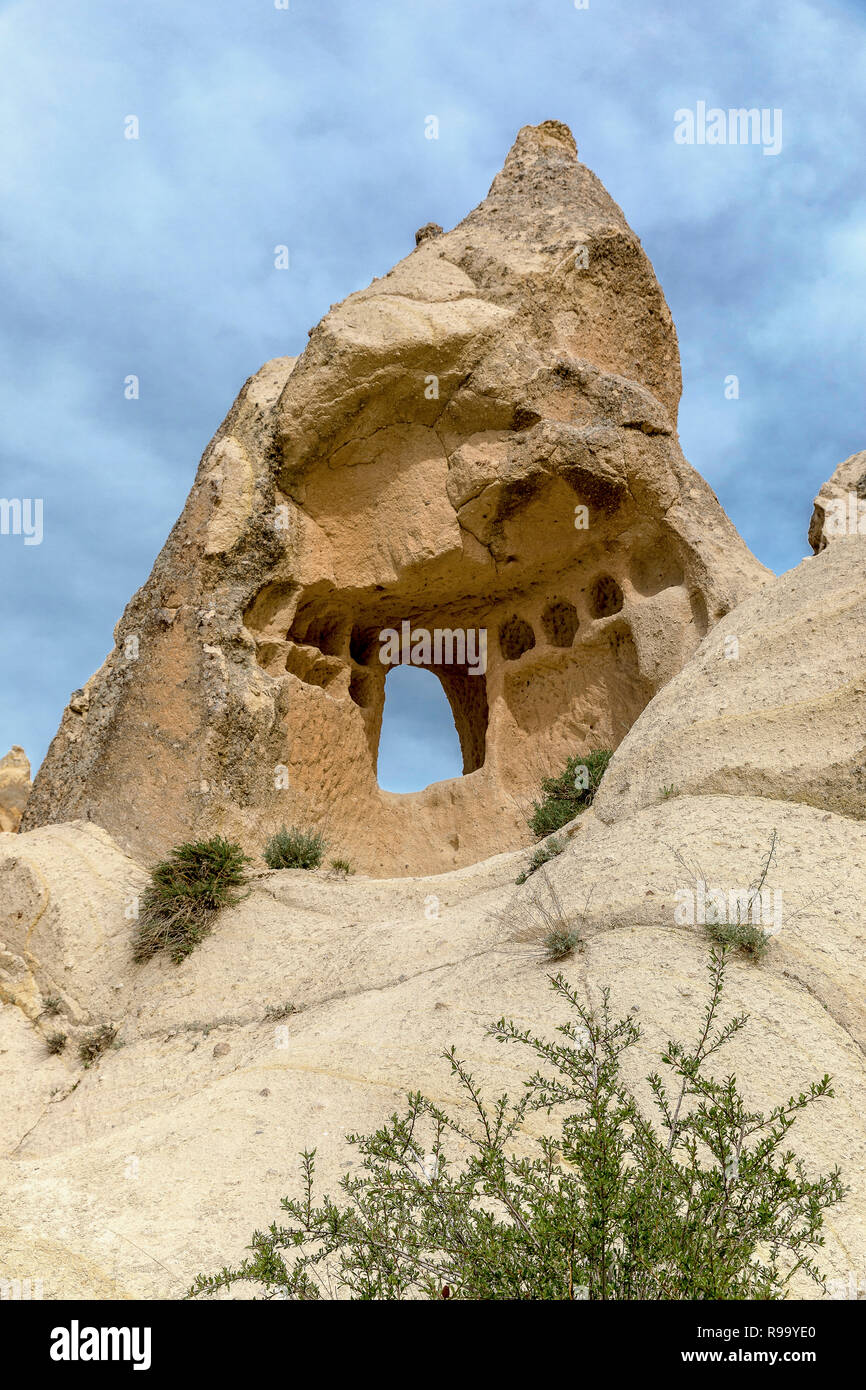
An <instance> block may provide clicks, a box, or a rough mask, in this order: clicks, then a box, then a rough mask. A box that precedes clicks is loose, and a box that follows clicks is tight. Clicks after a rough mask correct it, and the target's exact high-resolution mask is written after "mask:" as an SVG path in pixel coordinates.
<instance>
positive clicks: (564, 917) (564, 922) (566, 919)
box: [522, 871, 589, 962]
mask: <svg viewBox="0 0 866 1390" xmlns="http://www.w3.org/2000/svg"><path fill="white" fill-rule="evenodd" d="M588 905H589V900H588V899H587V903H586V905H585V907H584V910H583V913H582V914H581V913H578V914H574V913H572V914H569V913H567V912H566V910H565V907H564V905H563V902H562V899H561V898H560V896H559V893H558V892H557V890H556V886H555V885H554V884H553V883H552V882H551V880H550V878H549V877H548V875H547V873H546V871H545V872H543V873H542V874H541V876H540V878H539V879H537V880H536V883H535V885H534V886H533V891H532V893H531V894H530V895H529V896H528V897H527V898H526V899H525V901H524V902H523V903H522V910H525V912H526V915H527V916H528V918H529V924H528V925H529V929H530V931H531V933H532V936H533V938H534V940H535V942H536V943H537V945H538V946H539V947H540V951H541V958H542V959H543V960H545V961H548V962H549V961H554V960H564V959H565V957H566V956H570V955H571V954H572V953H573V952H574V951H576V950H577V949H578V947H580V946H582V945H583V937H582V935H581V933H580V931H579V929H578V927H577V926H576V925H575V916H576V917H577V920H578V922H582V921H583V918H584V917H585V913H586V907H588Z"/></svg>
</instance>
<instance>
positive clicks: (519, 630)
mask: <svg viewBox="0 0 866 1390" xmlns="http://www.w3.org/2000/svg"><path fill="white" fill-rule="evenodd" d="M534 646H535V633H534V632H533V631H532V628H531V627H530V626H529V623H528V622H527V621H526V620H525V618H518V616H517V614H516V613H515V615H514V617H513V618H507V619H506V621H505V622H504V623H503V624H502V626H501V627H500V629H499V649H500V651H501V652H502V655H503V656H504V657H505V660H506V661H517V659H518V657H521V656H523V653H524V652H528V651H529V650H530V649H531V648H532V647H534Z"/></svg>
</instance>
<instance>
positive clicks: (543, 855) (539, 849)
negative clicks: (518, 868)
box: [514, 835, 565, 883]
mask: <svg viewBox="0 0 866 1390" xmlns="http://www.w3.org/2000/svg"><path fill="white" fill-rule="evenodd" d="M564 849H565V845H564V844H563V842H562V840H557V838H556V836H555V835H551V837H550V839H549V840H548V841H547V842H546V843H545V844H543V845H536V847H535V849H534V850H533V851H532V854H531V856H530V859H529V863H528V864H527V866H526V868H525V869H524V870H523V873H521V874H518V875H517V878H516V879H515V880H514V882H515V883H525V882H526V880H527V879H528V878H529V877H530V876H531V875H532V874H534V873H535V871H536V870H537V869H540V868H541V866H542V864H546V863H547V862H548V861H549V860H550V859H555V858H556V856H557V855H558V854H562V851H563V850H564Z"/></svg>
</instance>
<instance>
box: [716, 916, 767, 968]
mask: <svg viewBox="0 0 866 1390" xmlns="http://www.w3.org/2000/svg"><path fill="white" fill-rule="evenodd" d="M707 934H708V935H709V936H710V937H711V938H712V940H713V941H715V942H717V943H718V945H719V946H729V947H731V948H732V949H734V950H737V951H739V952H740V954H741V955H744V956H748V958H749V959H750V960H754V961H759V960H762V959H763V957H764V956H765V955H766V951H767V945H768V942H769V937H768V936H767V933H766V932H765V931H762V930H761V928H760V927H756V926H754V925H753V924H752V923H751V922H708V923H707Z"/></svg>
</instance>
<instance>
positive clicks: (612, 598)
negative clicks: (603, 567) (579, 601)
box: [589, 574, 622, 618]
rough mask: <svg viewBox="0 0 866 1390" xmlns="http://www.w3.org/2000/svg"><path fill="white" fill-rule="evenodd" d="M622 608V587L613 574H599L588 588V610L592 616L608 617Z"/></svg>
mask: <svg viewBox="0 0 866 1390" xmlns="http://www.w3.org/2000/svg"><path fill="white" fill-rule="evenodd" d="M621 608H622V589H621V588H620V587H619V585H618V584H617V582H616V580H615V579H614V577H613V575H611V574H600V575H599V576H598V578H597V579H595V580H594V581H593V583H592V586H591V587H590V590H589V611H590V613H591V614H592V616H593V617H594V618H609V617H611V615H612V614H613V613H618V612H619V611H620V609H621Z"/></svg>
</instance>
